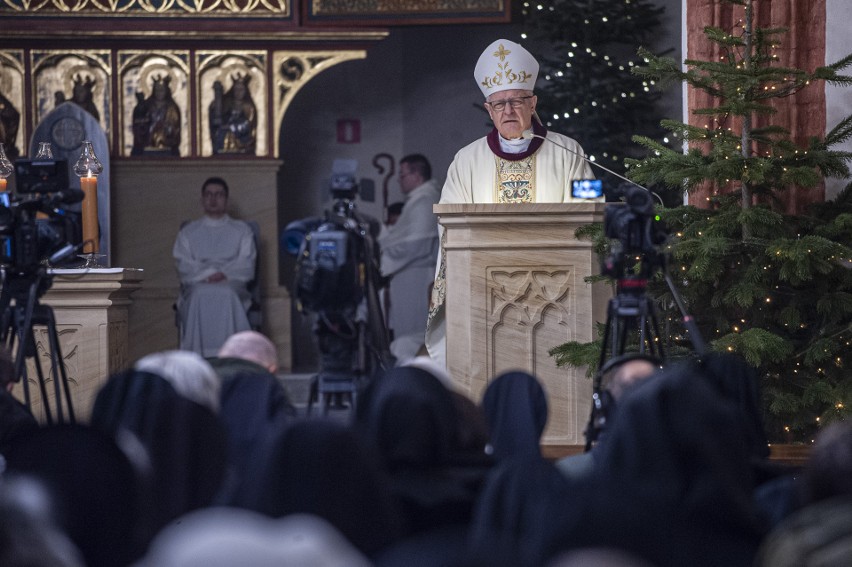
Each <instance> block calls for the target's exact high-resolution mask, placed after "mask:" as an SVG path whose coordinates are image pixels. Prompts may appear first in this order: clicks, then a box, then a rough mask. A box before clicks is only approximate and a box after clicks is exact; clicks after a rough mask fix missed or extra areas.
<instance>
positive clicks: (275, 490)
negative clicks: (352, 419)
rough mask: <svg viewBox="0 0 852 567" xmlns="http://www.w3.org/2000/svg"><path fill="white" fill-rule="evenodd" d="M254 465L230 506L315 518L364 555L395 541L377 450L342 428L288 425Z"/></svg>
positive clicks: (324, 422)
mask: <svg viewBox="0 0 852 567" xmlns="http://www.w3.org/2000/svg"><path fill="white" fill-rule="evenodd" d="M255 461H256V468H254V470H253V471H251V472H250V473H249V476H250V478H251V482H250V483H245V484H244V486H243V487H242V489H241V490H240V491H239V492H238V493H237V495H236V497H235V498H234V499H233V503H234V504H236V505H240V506H242V507H245V508H247V509H250V510H253V511H255V512H260V513H263V514H266V515H268V516H271V517H273V518H280V517H284V516H288V515H291V514H313V515H316V516H319V517H321V518H323V519H324V520H326V521H328V522H329V523H331V525H333V526H334V527H335V528H336V529H338V530H340V532H341V533H342V534H343V535H344V536H346V538H347V539H348V540H349V541H350V542H352V544H353V545H354V546H355V547H357V548H358V549H359V550H360V551H361V552H363V553H365V554H367V555H372V554H374V553H376V552H378V551H380V550H381V549H382V548H384V547H385V546H387V545H389V544H390V543H392V542H393V541H394V540H395V539H396V537H397V535H398V533H397V529H398V525H399V518H398V517H397V515H396V511H395V508H394V505H393V500H392V497H391V493H390V490H389V488H388V479H387V478H386V476H385V473H384V472H383V468H382V465H381V461H380V459H379V455H378V452H377V451H376V450H375V447H374V446H373V445H371V444H370V443H369V442H366V441H365V440H364V439H362V438H361V437H359V436H358V434H357V433H356V432H355V431H354V430H353V429H352V428H350V427H348V426H347V425H346V424H342V423H338V422H336V421H332V420H330V419H303V420H296V421H292V422H290V423H289V424H287V425H286V426H284V427H283V428H279V430H278V432H277V433H276V434H274V435H273V436H272V439H271V440H270V441H269V442H268V443H266V444H265V447H264V448H263V449H262V450H261V451H260V452H259V454H258V455H256V458H255Z"/></svg>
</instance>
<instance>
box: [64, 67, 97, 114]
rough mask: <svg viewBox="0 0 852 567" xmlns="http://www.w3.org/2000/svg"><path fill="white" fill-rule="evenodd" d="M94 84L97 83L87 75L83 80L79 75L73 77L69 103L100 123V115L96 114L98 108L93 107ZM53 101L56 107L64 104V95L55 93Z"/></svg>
mask: <svg viewBox="0 0 852 567" xmlns="http://www.w3.org/2000/svg"><path fill="white" fill-rule="evenodd" d="M96 84H97V81H96V80H95V79H93V78H92V77H90V76H88V75H87V76H86V78H85V79H83V76H82V75H81V74H80V73H77V74H76V75H74V77H73V85H72V87H71V102H73V103H74V104H76V105H77V106H79V107H80V108H82V109H83V110H85V111H86V112H88V113H89V114H91V115H92V116H94V117H95V120H97V121H98V122H100V121H101V113H100V112H98V108H97V107H96V106H95V96H94V89H95V85H96ZM54 100H55V101H56V105H57V106H59V105H60V104H62V103H63V102H65V93H64V92H62V91H56V92H55V93H54Z"/></svg>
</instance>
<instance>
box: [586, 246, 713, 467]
mask: <svg viewBox="0 0 852 567" xmlns="http://www.w3.org/2000/svg"><path fill="white" fill-rule="evenodd" d="M646 261H648V260H647V259H643V260H642V262H643V264H642V269H641V272H640V273H641V274H642V275H640V276H637V275H635V274H627V275H623V276H622V277H621V278H619V279H618V283H617V288H616V294H615V297H613V298H612V299H610V300H609V303H608V305H607V316H606V325H605V326H604V335H603V344H602V348H601V356H600V360H599V364H598V372H597V373H596V374H595V379H594V384H593V389H592V411H591V413H590V415H589V423H588V425H587V427H586V448H585V449H586V451H589V450H590V449H591V448H592V443H594V442H595V441H596V440H597V437H598V434H599V433H600V431H601V430H602V429H603V426H604V425H605V422H606V419H607V414H608V413H609V411H610V407H609V406H610V404H611V399H610V395H609V392H605V391H604V390H603V388H602V384H601V382H602V380H603V376H604V374H605V373H606V372H607V371H608V370H609V368H608V365H607V362H608V361H617V360H618V358H619V357H622V356H624V354H625V352H624V349H625V347H626V345H627V338H628V333H629V332H630V331H631V330H637V331H638V333H639V335H638V352H637V354H638V355H640V356H642V355H647V356H648V357H649V358H652V359H656V360H658V361H663V360H665V358H666V356H665V348H664V347H663V338H662V336H661V335H660V326H659V322H658V319H657V313H656V310H655V308H654V303H653V301H652V300H651V298H650V297H648V295H647V286H648V276H647V275H646V274H651V273H653V268H652V267H649V266H647V265H646V264H645V262H646ZM655 261H662V256H659V257H656V258H655ZM664 277H665V280H666V284H667V285H668V287H669V291H670V292H671V294H672V297H673V298H674V301H675V303H676V304H677V307H678V309H679V310H680V313H681V316H682V317H683V324H684V326H685V327H686V330H687V333H688V334H689V337H690V341H691V342H692V346H693V349H694V350H695V353H696V354H698V355H699V356H702V355H704V354H705V353H706V352H707V347H706V346H705V344H704V340H703V339H702V337H701V332H700V331H699V330H698V327H697V325H696V324H695V319H693V318H692V317H691V316H690V315H689V314H688V313H687V312H686V307H685V306H684V304H683V301H682V300H681V298H680V295H679V294H678V292H677V289H675V286H674V283H673V282H672V280H671V276H669V274H668V273H667V272H664Z"/></svg>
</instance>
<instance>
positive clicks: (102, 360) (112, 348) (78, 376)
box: [13, 268, 142, 422]
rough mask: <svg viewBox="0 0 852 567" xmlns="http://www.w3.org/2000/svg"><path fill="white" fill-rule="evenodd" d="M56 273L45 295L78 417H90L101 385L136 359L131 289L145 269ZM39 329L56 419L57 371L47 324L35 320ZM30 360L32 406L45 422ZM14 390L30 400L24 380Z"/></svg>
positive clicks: (39, 348) (36, 331)
mask: <svg viewBox="0 0 852 567" xmlns="http://www.w3.org/2000/svg"><path fill="white" fill-rule="evenodd" d="M51 274H52V275H53V285H52V287H51V288H50V289H49V290H48V291H47V292H46V293H45V294H44V296H43V297H42V298H41V300H40V301H41V303H42V304H43V305H49V306H51V307H52V308H53V313H54V316H55V318H56V329H57V335H58V336H59V347H60V350H61V351H62V364H63V365H64V366H65V370H66V373H67V375H68V384H69V389H70V391H71V398H72V404H73V409H74V413H75V417H76V420H77V422H87V421H88V420H89V416H90V415H91V410H92V405H93V404H94V401H95V396H96V395H97V393H98V390H100V388H101V386H102V385H103V384H104V383H105V382H106V380H107V378H109V376H110V375H111V374H113V373H115V372H118V371H120V370H123V369H125V368H126V367H127V366H129V364H130V362H131V361H130V360H129V358H128V307H129V306H130V303H131V300H130V294H131V293H133V292H134V291H135V290H137V289H139V288H140V287H141V281H142V271H141V270H132V269H125V268H106V269H94V270H54V271H52V272H51ZM33 334H34V336H35V340H36V350H37V352H38V358H39V361H40V363H41V367H42V369H43V371H44V374H45V382H46V384H47V392H48V403H49V404H50V409H51V411H52V413H53V417H54V420H55V419H56V409H55V408H56V400H55V399H54V385H53V383H52V381H53V380H54V377H53V376H52V375H50V360H51V353H50V349H49V345H48V337H47V329H46V327H43V326H34V327H33ZM28 366H29V367H28V369H27V375H28V377H29V392H30V401H31V406H32V407H31V409H32V411H33V413H34V414H35V416H36V418H38V419H39V420H40V421H42V422H43V421H44V419H45V415H44V408H43V404H42V400H41V394H40V393H39V386H38V383H37V376H38V375H37V374H36V371H35V368H34V367H33V366H32V363H29V365H28ZM13 393H14V395H15V396H16V397H17V398H18V399H19V400H22V401H23V400H24V393H23V387H22V385H21V384H20V383H19V384H17V385H16V386H15V389H14V390H13ZM63 395H64V394H63ZM63 408H64V405H63ZM66 419H67V414H66Z"/></svg>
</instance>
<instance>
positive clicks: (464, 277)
mask: <svg viewBox="0 0 852 567" xmlns="http://www.w3.org/2000/svg"><path fill="white" fill-rule="evenodd" d="M604 207H605V204H604V203H530V204H444V205H435V208H434V210H435V213H436V214H437V215H438V216H439V222H440V223H441V225H442V226H443V228H444V230H445V231H446V233H445V249H446V261H447V270H446V274H447V295H446V317H447V319H446V322H447V345H448V346H447V366H448V369H449V371H450V375H451V376H452V377H453V380H454V381H455V382H456V383H457V384H458V386H459V387H460V389H461V390H462V391H463V392H465V393H467V395H468V396H470V397H471V398H472V399H474V400H475V401H479V400H480V399H481V398H482V394H483V392H484V390H485V388H486V386H487V385H488V383H489V382H490V381H491V380H492V379H493V378H494V377H496V376H497V375H499V374H501V373H503V372H505V371H508V370H524V371H527V372H529V373H531V374H533V375H535V376H536V377H538V379H539V380H540V381H541V383H542V385H543V386H544V388H545V390H546V391H547V396H548V405H549V414H550V417H549V420H548V424H547V428H546V430H545V435H544V439H543V444H544V445H545V447H547V446H569V445H582V444H583V443H584V442H585V439H584V437H583V430H584V429H585V425H586V422H587V420H588V417H589V410H590V407H591V394H592V381H591V380H590V379H588V378H586V376H585V368H557V367H556V363H555V362H554V359H553V357H551V356H550V355H549V354H548V351H549V350H550V349H552V348H553V347H555V346H557V345H560V344H562V343H564V342H567V341H572V340H575V341H580V342H588V341H591V340H592V339H593V338H594V333H595V323H596V322H603V321H605V320H606V307H607V301H608V300H609V298H610V296H611V291H610V289H609V287H608V286H607V285H606V284H594V285H592V284H588V283H586V282H585V281H584V278H586V277H587V276H591V275H593V274H597V273H599V261H598V258H597V256H596V255H595V253H594V251H593V249H592V244H591V242H588V241H580V240H577V239H576V238H575V236H574V231H575V230H576V229H577V228H579V227H580V226H583V225H587V224H591V223H595V222H603V215H604Z"/></svg>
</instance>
